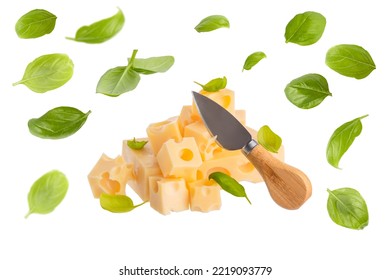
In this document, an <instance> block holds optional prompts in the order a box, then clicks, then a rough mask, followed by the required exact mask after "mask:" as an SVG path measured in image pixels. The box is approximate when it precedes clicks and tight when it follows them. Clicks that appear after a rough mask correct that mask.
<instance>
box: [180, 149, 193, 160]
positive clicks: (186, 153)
mask: <svg viewBox="0 0 390 280" xmlns="http://www.w3.org/2000/svg"><path fill="white" fill-rule="evenodd" d="M193 157H194V153H193V152H192V151H191V150H190V149H183V150H181V151H180V158H181V159H182V160H185V161H191V160H192V159H193Z"/></svg>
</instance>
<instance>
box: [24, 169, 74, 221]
mask: <svg viewBox="0 0 390 280" xmlns="http://www.w3.org/2000/svg"><path fill="white" fill-rule="evenodd" d="M68 186H69V183H68V179H67V178H66V176H65V175H64V174H63V173H62V172H60V171H58V170H52V171H50V172H48V173H46V174H44V175H42V176H41V177H40V178H39V179H38V180H36V181H35V182H34V184H33V185H32V186H31V188H30V191H29V193H28V205H29V211H28V213H27V214H26V216H25V218H27V217H28V216H30V215H31V214H33V213H36V214H48V213H50V212H52V211H53V210H54V209H55V208H56V207H57V206H58V205H59V204H60V203H61V201H62V200H63V199H64V198H65V195H66V193H67V191H68Z"/></svg>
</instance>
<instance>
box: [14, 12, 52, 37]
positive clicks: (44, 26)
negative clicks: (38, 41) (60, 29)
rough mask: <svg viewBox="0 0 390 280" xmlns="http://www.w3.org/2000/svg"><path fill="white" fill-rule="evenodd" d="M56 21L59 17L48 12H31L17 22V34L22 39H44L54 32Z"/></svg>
mask: <svg viewBox="0 0 390 280" xmlns="http://www.w3.org/2000/svg"><path fill="white" fill-rule="evenodd" d="M56 20H57V17H56V16H55V15H53V14H52V13H50V12H48V11H46V10H43V9H35V10H31V11H29V12H28V13H26V14H24V15H23V16H21V17H20V18H19V20H18V21H17V22H16V24H15V32H16V34H17V35H18V37H19V38H22V39H33V38H38V37H42V36H43V35H46V34H50V33H51V32H52V31H53V30H54V27H55V25H56Z"/></svg>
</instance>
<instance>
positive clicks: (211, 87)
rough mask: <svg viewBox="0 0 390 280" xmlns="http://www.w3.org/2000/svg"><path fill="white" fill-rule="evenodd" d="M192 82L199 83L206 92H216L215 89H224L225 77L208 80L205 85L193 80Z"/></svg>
mask: <svg viewBox="0 0 390 280" xmlns="http://www.w3.org/2000/svg"><path fill="white" fill-rule="evenodd" d="M194 83H195V84H197V85H200V86H201V87H202V88H203V90H205V91H207V92H217V91H219V90H221V89H224V88H225V87H226V85H227V79H226V77H223V78H216V79H213V80H211V81H209V82H208V83H207V84H205V85H202V84H200V83H198V82H194Z"/></svg>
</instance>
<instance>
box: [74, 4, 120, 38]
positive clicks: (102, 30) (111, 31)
mask: <svg viewBox="0 0 390 280" xmlns="http://www.w3.org/2000/svg"><path fill="white" fill-rule="evenodd" d="M124 24H125V16H124V14H123V12H122V10H121V9H119V8H118V12H117V13H116V14H115V15H113V16H112V17H109V18H106V19H102V20H100V21H97V22H95V23H92V24H91V25H87V26H83V27H80V28H79V29H78V30H77V32H76V36H75V38H70V37H66V38H67V39H69V40H74V41H77V42H84V43H88V44H98V43H103V42H105V41H107V40H109V39H111V38H112V37H114V36H115V35H116V34H118V33H119V31H121V30H122V27H123V25H124Z"/></svg>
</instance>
